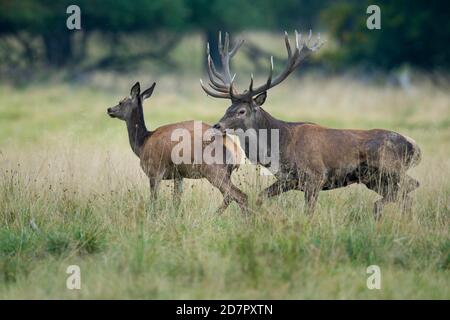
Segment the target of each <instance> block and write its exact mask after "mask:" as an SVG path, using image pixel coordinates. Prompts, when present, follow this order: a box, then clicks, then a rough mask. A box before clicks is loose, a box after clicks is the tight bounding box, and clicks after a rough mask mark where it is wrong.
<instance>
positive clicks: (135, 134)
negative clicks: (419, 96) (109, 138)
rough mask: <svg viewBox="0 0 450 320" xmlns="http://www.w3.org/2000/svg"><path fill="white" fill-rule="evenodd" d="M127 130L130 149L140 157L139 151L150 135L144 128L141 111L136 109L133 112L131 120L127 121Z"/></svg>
mask: <svg viewBox="0 0 450 320" xmlns="http://www.w3.org/2000/svg"><path fill="white" fill-rule="evenodd" d="M127 129H128V139H129V141H130V146H131V149H132V150H133V152H134V153H135V154H136V155H137V156H138V157H140V155H141V149H142V147H143V145H144V143H145V140H146V139H147V137H148V136H149V134H150V133H149V132H148V130H147V127H146V126H145V121H144V114H143V112H142V109H139V108H138V109H137V110H134V111H133V113H132V115H131V118H130V119H129V120H128V121H127Z"/></svg>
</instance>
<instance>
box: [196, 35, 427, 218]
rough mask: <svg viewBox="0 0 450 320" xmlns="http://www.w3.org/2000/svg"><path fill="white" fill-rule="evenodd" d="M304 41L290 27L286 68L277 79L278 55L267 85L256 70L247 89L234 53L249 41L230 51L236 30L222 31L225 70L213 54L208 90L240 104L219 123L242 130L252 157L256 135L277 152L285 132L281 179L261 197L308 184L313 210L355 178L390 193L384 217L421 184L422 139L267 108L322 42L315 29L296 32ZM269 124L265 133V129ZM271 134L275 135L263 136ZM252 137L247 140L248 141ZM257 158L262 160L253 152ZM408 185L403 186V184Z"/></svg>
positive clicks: (223, 127)
mask: <svg viewBox="0 0 450 320" xmlns="http://www.w3.org/2000/svg"><path fill="white" fill-rule="evenodd" d="M295 36H296V45H295V49H294V50H292V48H291V45H290V42H289V39H288V36H287V33H286V34H285V44H286V49H287V53H288V60H287V62H286V65H285V68H284V70H283V71H282V72H281V73H280V74H279V75H277V76H276V77H275V78H273V79H272V73H273V61H272V60H271V69H270V74H269V77H268V80H267V82H266V83H264V84H263V85H261V86H258V87H256V88H254V87H253V77H252V78H251V81H250V86H249V88H248V90H245V91H243V92H242V93H239V92H238V90H237V88H236V86H235V84H234V76H233V77H232V76H231V72H230V59H231V58H232V57H233V56H234V55H235V54H236V51H237V50H238V49H239V47H240V46H241V44H242V41H241V42H238V44H237V45H236V46H235V47H234V48H232V49H231V50H229V37H228V34H226V37H225V42H224V44H222V40H221V37H220V35H219V52H220V55H221V59H222V65H223V73H219V72H218V71H217V70H216V68H215V66H214V62H213V61H212V59H211V56H210V55H209V48H208V50H207V53H208V66H209V68H208V71H209V72H208V76H209V79H210V83H209V86H210V88H208V87H206V86H205V85H204V84H203V82H201V85H202V88H203V90H204V91H205V92H206V93H207V94H208V95H210V96H212V97H216V98H224V99H230V100H231V102H232V104H231V106H229V107H228V109H227V111H226V113H225V115H224V116H223V117H222V119H221V120H220V121H219V122H218V123H217V124H215V125H214V128H215V129H217V130H220V131H222V132H223V133H225V132H227V131H228V130H236V129H240V131H239V130H238V131H235V133H237V134H238V135H240V140H241V145H243V147H244V150H245V153H246V155H247V157H249V156H250V154H249V153H250V149H249V145H250V141H248V139H254V140H256V141H253V145H258V146H261V145H263V146H266V147H265V148H266V150H263V152H262V154H263V155H264V154H269V153H271V150H270V148H271V146H270V143H271V141H272V140H271V138H270V134H271V131H272V130H278V135H279V146H278V148H279V155H278V156H279V166H276V167H277V168H279V169H278V170H277V171H276V172H274V174H275V176H276V177H277V178H278V180H277V181H276V182H275V183H274V184H273V185H271V186H269V187H268V188H266V189H265V190H263V191H262V193H261V194H260V197H259V199H258V203H261V201H262V198H264V197H271V196H274V195H278V194H280V193H282V192H285V191H289V190H296V189H297V190H302V191H304V193H305V201H306V205H307V209H308V211H309V212H312V211H313V210H314V207H315V204H316V202H317V197H318V194H319V191H321V190H331V189H335V188H340V187H345V186H347V185H350V184H353V183H363V184H365V185H366V186H367V187H368V188H369V189H371V190H373V191H375V192H377V193H378V194H380V195H381V196H382V198H381V199H380V200H378V201H377V202H376V203H375V205H374V213H375V215H376V217H378V216H379V214H380V210H381V209H382V207H383V206H384V204H385V203H387V202H390V201H396V200H398V199H399V196H402V197H403V199H405V202H404V204H405V205H406V206H407V207H409V206H410V200H409V197H408V193H409V192H411V191H412V190H414V189H415V188H417V187H418V185H419V183H418V182H417V181H416V180H414V179H413V178H411V177H409V176H408V175H407V174H406V171H407V170H408V169H409V168H410V167H411V166H413V165H415V164H417V163H418V162H419V161H420V149H419V147H418V145H417V144H416V143H415V141H414V140H412V139H411V138H408V137H406V136H403V135H401V134H398V133H396V132H392V131H388V130H382V129H374V130H340V129H330V128H325V127H322V126H319V125H316V124H313V123H306V122H298V123H296V122H285V121H281V120H278V119H275V118H274V117H272V116H271V115H270V114H269V113H267V112H266V111H264V110H263V109H262V107H261V106H262V105H263V103H264V102H265V100H266V97H267V90H269V89H270V88H272V87H274V86H276V85H278V84H279V83H281V82H282V81H283V80H284V79H286V78H287V77H288V76H289V74H291V73H292V72H293V71H294V70H295V68H296V67H297V66H298V65H299V64H300V63H301V62H302V61H303V59H305V58H306V57H307V56H308V55H309V54H311V53H312V52H314V51H317V50H318V49H319V48H320V46H321V45H322V44H321V43H320V37H319V39H318V41H317V42H316V43H315V44H314V45H312V46H309V41H310V39H311V33H310V36H309V38H308V40H307V41H304V42H302V41H301V37H299V35H298V34H297V32H296V34H295ZM249 129H251V130H252V131H253V132H255V133H256V135H255V134H251V135H247V134H246V132H245V131H247V130H249ZM260 130H265V132H266V133H265V135H260V134H259V133H260ZM263 136H265V137H266V139H267V141H261V139H262V137H263ZM246 139H247V140H246ZM260 156H261V152H258V154H257V159H256V162H257V163H259V164H261V165H263V166H266V167H269V168H273V165H272V164H271V163H269V164H267V163H266V161H261V159H260V158H259V157H260ZM250 160H254V159H252V158H250ZM401 190H402V191H403V192H402V193H400V191H401Z"/></svg>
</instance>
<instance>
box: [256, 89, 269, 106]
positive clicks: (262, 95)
mask: <svg viewBox="0 0 450 320" xmlns="http://www.w3.org/2000/svg"><path fill="white" fill-rule="evenodd" d="M266 98H267V91H264V92H263V93H260V94H258V95H257V96H256V97H255V98H254V99H253V101H254V102H255V104H256V105H257V106H258V107H260V106H262V105H263V104H264V102H265V101H266Z"/></svg>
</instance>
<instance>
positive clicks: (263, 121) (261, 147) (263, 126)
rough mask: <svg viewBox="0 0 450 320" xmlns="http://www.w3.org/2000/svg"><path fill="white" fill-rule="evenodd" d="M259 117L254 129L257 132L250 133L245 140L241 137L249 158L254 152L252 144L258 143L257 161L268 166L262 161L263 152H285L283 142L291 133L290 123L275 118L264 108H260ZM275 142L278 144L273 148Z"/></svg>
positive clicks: (270, 153) (268, 153) (267, 153)
mask: <svg viewBox="0 0 450 320" xmlns="http://www.w3.org/2000/svg"><path fill="white" fill-rule="evenodd" d="M257 117H258V118H257V121H256V126H255V127H254V128H253V129H255V131H254V132H255V134H254V135H252V134H250V133H249V136H248V139H245V140H244V139H241V145H243V146H244V152H245V154H246V156H247V158H249V159H250V158H252V157H251V155H250V153H251V152H252V151H251V150H252V148H251V146H250V144H251V143H256V145H257V150H258V151H257V163H258V164H261V165H263V166H267V165H266V164H265V163H262V162H261V153H262V154H265V155H273V154H272V153H273V152H280V153H284V149H283V146H284V143H283V142H284V141H285V140H286V138H287V136H288V135H289V127H290V123H288V122H284V121H282V120H278V119H276V118H274V117H273V116H271V115H270V114H269V113H268V112H266V111H264V110H263V109H262V108H261V109H260V112H258V115H257ZM275 130H276V132H275ZM263 132H264V133H263ZM277 136H278V139H277ZM252 140H253V141H252ZM262 140H265V141H262ZM273 143H276V144H277V148H276V149H273V148H272V147H273V146H272V144H273ZM253 150H254V149H253ZM251 160H252V159H251Z"/></svg>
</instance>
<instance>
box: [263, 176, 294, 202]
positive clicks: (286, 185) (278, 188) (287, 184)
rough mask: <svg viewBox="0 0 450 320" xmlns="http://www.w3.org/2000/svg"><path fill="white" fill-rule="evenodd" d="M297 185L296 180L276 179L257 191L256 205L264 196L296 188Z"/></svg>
mask: <svg viewBox="0 0 450 320" xmlns="http://www.w3.org/2000/svg"><path fill="white" fill-rule="evenodd" d="M297 187H298V180H294V179H292V180H277V181H275V182H274V183H273V184H271V185H270V186H268V187H267V188H265V189H264V190H263V191H261V192H260V193H259V195H258V199H257V200H256V205H257V206H260V205H261V204H262V202H263V199H265V198H271V197H273V196H277V195H279V194H281V193H283V192H287V191H289V190H293V189H296V188H297Z"/></svg>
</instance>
